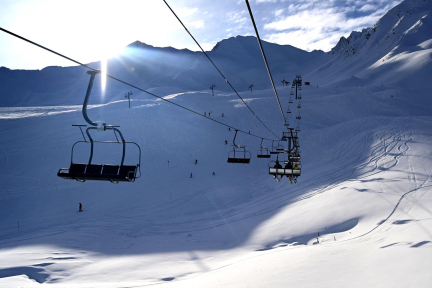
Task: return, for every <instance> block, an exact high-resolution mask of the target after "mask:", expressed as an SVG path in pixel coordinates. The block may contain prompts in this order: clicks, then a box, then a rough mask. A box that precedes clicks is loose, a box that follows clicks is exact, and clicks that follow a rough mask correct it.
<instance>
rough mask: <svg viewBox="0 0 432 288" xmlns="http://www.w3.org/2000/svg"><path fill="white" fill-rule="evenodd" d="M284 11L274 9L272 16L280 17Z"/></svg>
mask: <svg viewBox="0 0 432 288" xmlns="http://www.w3.org/2000/svg"><path fill="white" fill-rule="evenodd" d="M283 11H284V9H276V10H275V11H273V14H274V15H275V16H276V17H278V16H280V15H282V12H283Z"/></svg>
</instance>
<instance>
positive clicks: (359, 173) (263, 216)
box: [0, 0, 432, 288]
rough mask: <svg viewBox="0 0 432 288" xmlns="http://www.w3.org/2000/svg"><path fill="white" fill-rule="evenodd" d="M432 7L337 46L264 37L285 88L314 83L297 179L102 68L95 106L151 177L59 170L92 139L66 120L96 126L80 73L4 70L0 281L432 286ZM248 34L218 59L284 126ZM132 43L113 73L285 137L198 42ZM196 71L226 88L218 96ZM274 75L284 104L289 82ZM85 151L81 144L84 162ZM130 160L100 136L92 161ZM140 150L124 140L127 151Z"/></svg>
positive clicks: (246, 141)
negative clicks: (64, 174) (85, 176)
mask: <svg viewBox="0 0 432 288" xmlns="http://www.w3.org/2000/svg"><path fill="white" fill-rule="evenodd" d="M431 11H432V8H431V2H430V0H425V1H419V0H406V1H404V2H402V3H401V4H400V5H398V6H396V7H395V8H393V9H391V10H390V11H389V12H388V13H387V14H386V15H385V16H384V17H383V18H381V19H380V21H378V22H377V24H376V25H375V26H374V27H372V28H368V29H364V30H363V31H362V32H353V34H352V35H351V36H350V37H348V38H343V39H341V41H340V42H339V44H338V45H336V47H335V48H334V49H333V50H332V51H330V52H329V53H324V52H322V51H314V52H311V53H308V52H305V51H301V50H299V49H296V48H294V47H291V46H283V45H276V44H272V43H264V49H265V50H266V51H267V52H266V53H269V54H270V55H269V57H268V59H269V65H270V67H271V69H272V72H274V73H273V75H275V81H276V83H277V84H279V83H280V82H277V81H278V80H277V79H279V78H280V79H282V78H281V77H283V78H285V79H286V80H291V79H292V78H294V76H295V75H296V74H302V76H303V80H304V81H311V84H312V85H311V86H303V91H302V100H301V106H302V108H301V116H302V119H301V132H300V133H299V138H300V146H301V151H302V154H301V156H302V176H301V177H300V178H299V183H297V184H294V185H291V184H290V183H289V181H288V179H286V178H284V179H283V180H282V181H280V182H277V181H275V180H274V179H273V177H271V176H270V175H268V162H269V160H264V159H258V158H256V154H257V152H258V150H259V145H260V142H261V139H260V138H255V137H253V136H252V135H247V134H238V136H237V139H236V143H237V144H239V145H246V146H247V150H248V151H250V152H251V154H252V160H251V164H249V165H241V164H228V163H227V162H226V160H227V157H228V152H229V151H230V150H231V149H232V146H231V143H232V140H233V137H234V129H231V131H229V130H228V128H227V127H225V126H222V125H219V124H217V123H215V122H213V121H210V120H208V119H205V117H200V116H199V115H196V114H193V113H190V112H187V111H185V110H182V109H180V108H178V107H176V106H175V105H172V104H169V103H166V102H165V101H163V100H160V99H156V98H152V97H150V96H149V95H147V94H144V93H141V92H139V91H133V95H132V100H131V108H130V109H129V108H128V102H127V100H125V98H124V95H125V93H127V92H129V91H130V89H129V88H128V87H126V86H123V85H120V84H119V83H116V82H113V81H112V80H108V83H107V87H106V90H105V92H104V91H103V90H102V89H101V82H100V76H97V78H96V81H95V85H94V89H93V93H92V99H91V101H90V103H91V105H90V106H89V110H88V114H89V117H90V119H92V120H94V121H98V120H103V121H106V122H107V124H114V125H120V130H121V131H122V133H123V135H124V137H125V139H126V141H133V142H136V143H138V144H139V145H140V146H141V152H142V157H141V177H140V178H139V179H137V180H136V182H135V183H120V184H117V185H115V184H111V183H104V182H95V181H93V182H92V181H87V182H85V183H79V182H77V181H68V180H64V179H61V178H59V177H57V172H58V170H59V169H60V168H65V167H68V166H69V164H70V153H71V147H72V145H73V144H74V143H75V142H76V141H78V140H82V136H81V132H80V131H79V129H78V128H76V127H72V126H71V125H72V124H84V123H85V122H84V119H83V117H82V113H81V105H79V104H80V103H81V102H82V100H83V99H84V94H85V91H86V88H87V83H88V79H89V76H88V75H87V74H86V73H85V72H86V70H85V69H83V68H81V67H66V68H64V67H47V68H45V69H43V70H41V71H21V70H9V69H7V68H4V67H2V68H0V83H2V85H0V97H1V102H2V103H1V105H0V106H1V107H0V130H1V132H2V137H0V181H1V183H2V184H1V186H0V187H1V189H0V203H2V209H0V287H42V286H43V287H146V286H156V287H224V288H226V287H236V288H237V287H316V286H320V287H331V288H334V287H430V286H431V285H432V273H430V267H431V265H432V257H431V256H432V228H431V227H432V225H431V224H432V208H430V207H432V206H431V205H432V195H431V187H432V186H431V180H432V179H431V175H432V109H431V108H432V98H431V97H430V88H431V85H430V83H429V82H430V79H429V78H430V75H431V73H432V70H431V67H432V66H431V63H432V61H431V59H432V58H431V57H430V55H431V54H430V52H431V49H432V46H431V43H432V42H431V39H432V35H431V34H430V31H432V30H431V29H430V24H431V23H430V21H429V20H430V19H429V18H430V16H429V14H430V12H431ZM367 35H369V36H367ZM255 41H256V39H254V38H253V37H241V36H239V37H235V38H230V39H226V40H223V41H221V42H220V43H218V45H216V46H215V48H214V49H213V50H212V51H211V53H210V55H211V57H212V59H214V60H215V62H216V63H217V64H218V66H219V67H220V68H221V70H222V71H223V72H224V73H225V74H226V75H227V78H228V79H230V81H232V83H233V85H234V87H236V88H237V89H238V91H242V92H240V94H241V96H242V97H243V98H244V99H245V101H246V102H247V103H248V105H250V107H251V108H252V109H253V110H254V111H255V112H257V114H258V116H259V117H260V119H262V121H263V122H264V123H265V124H266V125H267V126H268V127H269V128H270V130H272V131H274V132H275V133H277V135H281V132H282V128H283V121H282V116H281V115H280V111H279V107H278V105H277V102H276V99H275V97H274V94H273V91H272V90H271V89H269V88H270V87H269V83H268V78H266V77H267V76H266V71H265V67H264V64H263V63H262V60H261V58H259V57H260V56H259V49H258V47H257V46H252V45H256V43H255ZM127 50H130V51H129V52H130V53H126V54H125V55H122V56H119V58H115V59H111V60H110V61H109V62H108V72H109V73H110V74H112V75H114V76H118V77H119V78H121V79H124V80H126V81H129V82H131V83H133V84H135V85H137V86H139V87H142V88H144V89H147V90H149V91H150V92H152V93H155V94H157V95H160V96H164V97H165V99H167V100H170V101H173V102H174V103H177V104H179V105H183V106H185V107H188V108H190V109H193V110H194V111H196V112H198V113H201V114H202V115H203V114H204V113H206V115H207V118H209V117H208V113H209V112H212V114H211V116H210V117H211V118H214V119H215V120H218V121H221V122H223V123H226V124H227V125H230V126H232V127H235V128H237V129H241V130H244V131H251V134H257V135H260V136H261V137H266V138H274V136H273V135H272V134H271V133H270V132H268V131H267V130H266V129H265V128H264V127H263V126H262V125H261V123H260V122H259V121H258V120H257V119H256V118H255V117H254V116H253V115H252V114H251V113H250V111H249V110H248V109H247V108H246V107H245V106H244V105H243V104H242V102H241V101H240V100H239V99H238V98H237V96H236V95H235V94H234V93H232V92H231V91H229V90H228V89H227V86H223V85H226V84H225V83H224V81H223V79H221V80H217V81H219V82H212V81H214V80H213V79H216V78H215V77H216V76H218V75H217V74H213V72H215V71H213V70H210V68H211V67H210V66H209V64H208V63H207V62H205V61H204V60H206V59H204V58H203V55H202V54H200V53H196V52H191V51H188V50H175V49H173V48H154V47H151V46H148V45H145V44H144V43H141V42H136V43H133V44H131V45H130V46H129V47H128V48H127ZM354 51H355V52H356V53H352V52H354ZM233 55H239V57H233ZM150 60H151V61H150ZM206 61H207V60H206ZM272 63H273V64H272ZM275 63H277V64H275ZM99 64H100V63H99V62H97V63H91V65H92V66H95V67H99V66H98V65H99ZM272 65H273V66H274V68H272V67H273V66H272ZM209 67H210V68H209ZM132 68H133V69H132ZM215 73H216V72H215ZM228 73H229V74H228ZM144 76H145V77H144ZM251 80H253V82H254V84H255V85H256V86H255V87H254V90H253V93H251V92H250V91H247V90H246V88H247V87H248V85H250V83H251ZM261 81H262V82H261ZM203 83H208V84H209V85H211V84H213V83H215V84H216V90H215V95H214V96H212V94H211V91H210V90H209V89H207V86H209V85H207V84H205V85H204V84H203ZM265 83H267V84H265ZM202 86H206V87H205V90H201V89H204V88H202ZM277 88H278V92H279V95H280V98H281V102H282V105H283V109H284V110H286V109H287V103H288V99H289V97H290V96H289V94H290V88H289V86H288V87H283V86H278V87H277ZM243 90H246V91H243ZM9 95H15V97H9ZM295 104H297V102H296V101H295ZM295 106H296V105H294V106H291V109H292V110H293V113H292V114H291V115H288V114H287V117H288V121H289V123H290V124H291V125H292V127H296V126H297V121H296V120H295V119H294V118H295V116H297V115H298V111H297V109H296V108H294V107H295ZM222 113H223V114H224V117H222ZM95 139H98V140H115V137H114V135H112V134H110V132H97V133H95ZM225 140H227V141H228V145H226V144H225ZM263 145H264V146H266V147H268V148H271V145H272V143H271V142H270V141H268V140H266V141H264V143H263ZM105 146H106V147H105ZM88 155H89V147H87V146H85V145H80V146H77V149H76V151H75V158H74V161H76V162H81V163H85V162H87V161H88ZM120 158H121V145H118V144H110V145H96V152H95V155H94V158H93V163H104V164H108V163H109V164H118V162H119V161H120ZM195 160H198V163H197V164H194V163H195ZM137 161H138V151H137V150H136V149H135V150H134V149H132V148H131V149H129V148H128V149H127V157H126V160H125V163H128V164H137ZM213 172H214V173H215V175H212V173H213ZM191 173H192V175H193V177H192V178H190V174H191ZM79 203H82V204H83V209H84V211H83V212H82V213H79V212H78V204H79Z"/></svg>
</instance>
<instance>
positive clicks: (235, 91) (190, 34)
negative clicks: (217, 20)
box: [163, 0, 280, 138]
mask: <svg viewBox="0 0 432 288" xmlns="http://www.w3.org/2000/svg"><path fill="white" fill-rule="evenodd" d="M163 1H164V2H165V4H166V5H167V6H168V8H169V9H170V10H171V12H172V13H173V14H174V16H175V17H176V18H177V20H178V21H179V22H180V24H181V25H182V26H183V28H184V29H185V30H186V32H187V33H188V34H189V36H190V37H191V38H192V39H193V40H194V41H195V43H196V44H197V45H198V47H199V48H200V49H201V51H202V52H203V53H204V55H205V56H206V57H207V59H208V60H209V61H210V62H211V63H212V64H213V66H214V67H215V68H216V70H217V71H218V72H219V74H220V75H221V76H222V78H223V79H224V80H225V82H226V83H228V85H229V86H230V87H231V89H232V90H233V91H234V93H235V94H237V96H238V97H239V98H240V99H241V101H243V104H245V105H246V107H247V108H249V110H250V111H251V112H252V114H253V115H254V116H255V117H256V118H257V119H258V121H259V122H261V124H262V125H263V126H264V127H265V128H266V129H267V130H268V131H270V133H272V134H273V135H274V136H276V137H278V138H280V137H279V136H277V135H276V134H275V133H273V131H271V130H270V129H269V128H268V127H267V126H266V125H265V124H264V122H263V121H261V119H260V118H259V117H258V115H257V114H256V113H255V112H254V111H253V110H252V108H250V107H249V105H248V104H247V103H246V102H245V101H244V100H243V98H242V97H241V96H240V94H239V93H238V92H237V90H235V89H234V87H233V86H232V85H231V83H230V82H229V81H228V79H227V78H226V77H225V75H224V74H223V73H222V72H221V71H220V70H219V68H218V67H217V66H216V64H215V63H214V62H213V60H212V59H211V58H210V56H209V55H208V54H207V52H205V51H204V49H203V48H202V47H201V45H200V44H199V43H198V41H197V40H196V39H195V37H194V36H193V35H192V33H191V32H190V31H189V30H188V29H187V28H186V26H185V25H184V24H183V22H182V21H181V20H180V18H179V17H178V16H177V14H176V13H175V12H174V10H173V9H172V8H171V6H169V5H168V3H167V2H166V1H165V0H163Z"/></svg>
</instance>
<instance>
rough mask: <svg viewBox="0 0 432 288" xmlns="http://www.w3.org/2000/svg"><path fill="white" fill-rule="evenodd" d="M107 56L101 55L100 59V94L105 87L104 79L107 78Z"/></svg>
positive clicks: (103, 91)
mask: <svg viewBox="0 0 432 288" xmlns="http://www.w3.org/2000/svg"><path fill="white" fill-rule="evenodd" d="M107 66H108V65H107V57H103V58H102V60H101V88H102V95H104V94H105V87H106V79H107V76H106V75H107Z"/></svg>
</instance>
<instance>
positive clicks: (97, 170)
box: [85, 164, 102, 175]
mask: <svg viewBox="0 0 432 288" xmlns="http://www.w3.org/2000/svg"><path fill="white" fill-rule="evenodd" d="M101 171H102V164H88V165H87V169H86V172H85V173H86V174H92V175H99V174H101Z"/></svg>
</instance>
